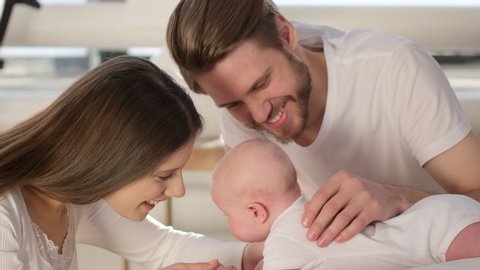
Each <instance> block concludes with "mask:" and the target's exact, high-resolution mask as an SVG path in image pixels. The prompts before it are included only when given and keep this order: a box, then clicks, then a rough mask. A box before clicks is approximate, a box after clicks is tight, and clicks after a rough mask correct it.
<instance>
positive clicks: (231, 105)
mask: <svg viewBox="0 0 480 270" xmlns="http://www.w3.org/2000/svg"><path fill="white" fill-rule="evenodd" d="M238 103H239V102H233V103H230V104H228V105H227V106H226V107H227V109H233V108H235V107H237V105H238Z"/></svg>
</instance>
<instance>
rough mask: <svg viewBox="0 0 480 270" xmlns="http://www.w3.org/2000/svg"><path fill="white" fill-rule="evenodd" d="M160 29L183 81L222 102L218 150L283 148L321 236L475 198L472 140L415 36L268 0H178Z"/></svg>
mask: <svg viewBox="0 0 480 270" xmlns="http://www.w3.org/2000/svg"><path fill="white" fill-rule="evenodd" d="M167 31H168V33H167V42H168V46H169V49H170V52H171V54H172V56H173V58H174V60H175V61H176V63H177V64H178V65H179V68H180V71H181V73H182V75H183V77H184V79H185V81H186V82H187V84H188V85H189V87H190V88H191V89H192V90H194V91H195V92H197V93H204V94H207V95H209V96H210V97H211V98H212V99H213V101H214V102H215V104H216V105H217V106H219V107H221V108H223V109H224V110H222V120H221V121H222V127H223V128H222V136H223V139H224V142H225V145H226V148H227V149H228V148H230V147H233V146H235V145H237V144H238V143H240V142H242V141H244V140H247V139H251V138H255V137H266V138H268V139H270V140H274V141H276V142H277V144H279V145H280V146H281V147H282V149H283V150H284V151H285V152H287V153H288V155H289V156H290V158H291V159H292V161H293V162H294V164H295V166H296V168H297V171H298V173H299V178H300V180H299V184H300V187H301V189H302V192H303V193H304V194H305V195H306V196H307V198H309V199H310V201H309V202H308V203H307V204H306V207H305V213H304V215H303V219H302V224H303V225H304V226H305V227H309V230H308V233H307V237H308V239H310V240H312V241H313V240H315V241H317V243H318V245H320V246H326V245H328V244H329V243H330V242H331V241H333V240H335V241H336V242H339V243H342V242H345V241H347V240H348V239H350V238H351V237H353V236H354V235H355V234H357V233H358V232H360V231H361V230H362V229H363V228H364V227H365V226H367V225H368V224H369V223H371V222H372V221H384V220H386V219H388V218H390V217H393V216H396V215H398V214H399V213H401V212H403V211H405V210H406V209H407V208H408V207H409V206H410V205H411V204H413V203H414V202H416V201H418V200H420V199H421V198H424V197H426V196H428V195H429V194H436V193H445V192H448V193H461V194H465V195H468V196H471V197H472V198H475V199H477V200H478V199H480V191H479V190H480V166H478V164H480V141H479V139H478V137H477V136H476V135H475V134H474V133H473V132H472V129H471V126H470V124H469V121H468V117H467V116H466V115H465V113H464V112H463V111H462V109H461V107H460V105H459V103H458V101H457V100H456V97H455V95H454V93H453V91H452V89H451V87H450V85H449V83H448V80H447V79H446V77H445V75H444V74H443V72H442V70H441V68H440V67H439V66H438V64H437V63H436V62H435V60H434V59H433V58H432V57H431V56H430V55H429V54H428V52H427V51H426V50H425V49H423V48H421V47H419V46H418V45H416V44H415V43H413V42H411V41H409V40H407V39H405V38H403V37H399V36H396V35H393V34H389V33H385V32H382V31H373V30H370V31H368V30H352V31H348V32H342V31H339V30H337V29H333V28H330V27H326V26H312V25H304V24H300V23H296V24H292V23H291V22H290V21H288V20H287V19H286V18H285V17H284V16H283V15H282V14H280V13H279V11H278V9H277V7H276V6H275V5H274V4H273V2H271V1H270V0H235V1H233V0H231V1H227V0H185V1H180V3H179V4H178V5H177V7H176V9H175V11H174V13H173V14H172V16H171V18H170V21H169V24H168V30H167Z"/></svg>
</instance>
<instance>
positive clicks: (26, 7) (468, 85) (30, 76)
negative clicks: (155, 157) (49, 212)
mask: <svg viewBox="0 0 480 270" xmlns="http://www.w3.org/2000/svg"><path fill="white" fill-rule="evenodd" d="M274 2H276V3H277V4H278V5H279V8H280V10H281V11H282V13H283V14H284V15H286V17H287V18H289V19H290V20H299V21H304V22H309V23H315V24H326V25H330V26H333V27H336V28H340V29H343V30H347V29H351V28H380V29H384V30H387V31H391V32H394V33H397V34H400V35H404V36H406V37H408V38H410V39H412V40H415V41H417V42H418V43H420V44H422V45H423V46H425V47H426V48H428V49H429V50H430V51H431V53H432V54H433V55H434V57H435V58H436V59H437V60H438V62H439V63H440V64H441V66H442V67H443V69H444V70H445V72H446V74H447V76H448V78H449V80H450V83H451V84H452V87H453V88H454V90H455V93H456V94H457V96H458V97H459V99H460V101H461V104H462V106H463V107H464V109H465V110H466V111H467V113H468V114H469V115H470V118H471V120H472V123H473V125H474V128H475V129H476V131H477V132H480V30H479V29H480V0H464V1H461V0H444V1H441V0H413V1H409V0H403V1H393V0H388V1H387V0H384V1H375V0H363V1H362V0H351V1H341V0H336V1H324V0H277V1H274ZM176 3H177V0H103V1H102V0H38V1H35V0H0V14H2V20H1V26H0V42H1V43H0V45H1V47H0V60H1V69H0V131H1V130H5V129H6V128H8V127H10V126H12V125H14V124H15V123H17V122H18V121H20V120H21V119H23V118H25V117H28V116H29V115H31V114H32V113H34V112H36V111H38V110H39V109H41V108H42V107H44V106H45V105H47V104H49V103H50V102H51V101H52V100H53V99H54V98H56V97H57V96H58V95H59V94H60V93H61V92H62V91H63V90H65V89H66V88H67V87H68V86H69V85H70V84H71V83H72V82H73V81H74V80H75V79H77V78H78V77H79V76H81V75H82V74H83V73H85V72H86V71H87V70H89V69H90V68H92V67H94V66H96V65H98V64H99V63H101V62H102V61H104V60H105V59H107V58H109V57H113V56H116V55H121V54H130V55H137V56H142V57H145V58H150V59H152V61H154V62H155V63H157V64H158V65H159V66H160V67H162V68H163V69H165V70H167V71H168V72H169V73H170V74H171V75H173V76H174V77H176V78H177V80H178V81H179V82H180V83H181V78H180V77H179V76H178V73H177V70H176V68H175V65H174V64H173V63H172V61H171V59H170V57H169V55H168V51H167V50H166V47H165V29H166V25H167V21H168V18H169V15H170V13H171V11H172V10H173V8H174V6H175V5H176ZM2 31H4V33H2ZM2 34H4V35H2ZM2 38H3V40H2ZM192 97H193V98H194V100H195V103H196V104H197V106H198V108H199V110H200V112H201V113H202V114H203V115H204V117H205V121H206V128H205V130H204V132H203V133H202V134H201V136H200V138H199V140H198V143H197V150H199V151H203V150H205V151H204V152H199V153H197V154H198V155H201V157H202V161H203V162H204V163H202V164H197V163H195V161H192V163H191V164H190V166H189V167H188V170H186V171H185V174H184V176H185V182H186V186H187V187H186V188H187V193H186V196H185V197H184V198H182V199H175V200H173V201H172V202H171V210H172V213H171V214H170V215H169V216H168V217H166V211H165V209H166V207H165V204H164V205H161V204H159V205H157V207H156V209H155V210H154V212H153V215H154V216H155V217H157V218H158V219H159V220H161V221H163V222H171V223H172V224H173V226H174V227H176V228H178V229H182V230H187V231H194V232H199V233H203V234H207V235H210V236H214V237H218V238H221V239H225V240H232V239H233V238H232V236H231V235H230V234H229V233H228V230H227V226H226V220H225V218H224V217H223V215H222V214H221V213H220V212H219V211H218V210H217V209H216V208H215V206H214V205H213V203H212V201H211V199H210V195H209V181H210V176H211V168H212V166H213V164H214V162H215V160H216V159H218V157H219V156H221V142H220V141H219V126H218V121H217V117H218V114H217V113H218V111H217V109H216V108H215V106H213V104H212V103H211V101H210V100H209V99H208V98H207V97H205V96H198V95H195V94H192ZM208 155H210V156H208ZM209 158H211V161H210V162H206V163H205V160H208V159H209ZM200 163H201V162H200ZM79 251H80V254H79V256H80V258H79V261H80V269H82V270H87V269H88V270H96V269H119V270H120V269H122V270H124V269H142V268H141V267H139V266H138V265H135V264H133V263H128V262H126V261H124V260H123V259H122V258H120V257H118V256H116V255H114V254H111V253H109V252H108V251H104V250H100V249H98V248H94V247H90V246H86V245H79Z"/></svg>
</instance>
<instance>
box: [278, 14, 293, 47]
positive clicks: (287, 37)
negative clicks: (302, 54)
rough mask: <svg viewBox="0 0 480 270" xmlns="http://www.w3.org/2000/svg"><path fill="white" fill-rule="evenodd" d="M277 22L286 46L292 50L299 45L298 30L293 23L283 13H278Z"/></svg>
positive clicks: (279, 32) (279, 33) (280, 35)
mask: <svg viewBox="0 0 480 270" xmlns="http://www.w3.org/2000/svg"><path fill="white" fill-rule="evenodd" d="M276 24H277V30H278V35H279V37H280V39H281V40H282V41H283V44H284V46H287V47H289V48H290V49H292V50H293V49H295V47H296V46H297V32H296V31H295V28H294V27H293V25H292V23H290V22H289V21H288V20H287V19H286V18H285V17H284V16H283V15H277V17H276Z"/></svg>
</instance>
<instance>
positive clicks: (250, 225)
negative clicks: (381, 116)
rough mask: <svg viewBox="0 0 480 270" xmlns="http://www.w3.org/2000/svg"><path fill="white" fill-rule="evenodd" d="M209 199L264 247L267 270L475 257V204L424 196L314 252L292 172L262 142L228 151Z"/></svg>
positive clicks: (478, 214)
mask: <svg viewBox="0 0 480 270" xmlns="http://www.w3.org/2000/svg"><path fill="white" fill-rule="evenodd" d="M211 195H212V199H213V201H214V202H215V204H216V205H217V206H218V207H219V208H220V210H221V211H222V212H223V213H224V214H225V215H226V216H227V218H228V224H229V229H230V231H231V233H232V234H233V235H234V236H235V237H236V238H237V239H239V240H241V241H245V242H262V241H265V247H264V251H263V256H264V259H263V269H264V270H269V269H276V270H278V269H358V267H359V266H362V267H363V268H365V269H370V270H374V269H382V270H383V269H405V268H410V267H416V266H423V265H430V264H435V263H442V262H445V261H450V260H457V259H463V258H473V257H480V203H478V202H477V201H475V200H473V199H471V198H469V197H467V196H463V195H453V194H442V195H432V196H429V197H427V198H425V199H423V200H420V201H419V202H417V203H415V204H414V205H412V206H411V207H410V208H409V209H408V210H407V211H405V212H404V213H402V214H401V215H399V216H397V217H394V218H392V219H389V220H387V221H385V222H377V223H374V224H371V225H369V226H368V227H367V228H365V229H364V230H363V231H362V232H361V233H360V234H358V235H357V236H355V237H354V238H353V239H351V240H350V241H348V242H346V243H343V244H338V243H332V244H330V245H329V246H328V247H326V248H320V247H318V246H317V244H316V242H312V241H309V240H307V239H306V238H305V234H306V230H307V229H306V228H304V227H303V226H302V225H301V224H300V220H301V217H302V214H303V211H304V204H305V203H306V202H307V201H306V199H305V197H304V196H302V195H301V192H300V187H299V186H298V183H297V175H296V172H295V168H294V166H293V164H292V162H291V161H290V159H289V158H288V156H287V155H286V154H285V153H284V152H283V151H282V150H281V149H280V148H279V147H278V146H276V145H275V144H274V143H272V142H269V141H267V140H262V139H255V140H250V141H246V142H243V143H241V144H239V145H238V146H236V147H235V148H233V149H232V150H231V151H229V152H228V153H227V154H226V155H225V156H224V157H223V158H222V160H220V162H219V163H218V164H217V166H216V168H215V170H214V173H213V181H212V186H211ZM261 267H262V266H261V265H260V266H258V267H257V268H261Z"/></svg>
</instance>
